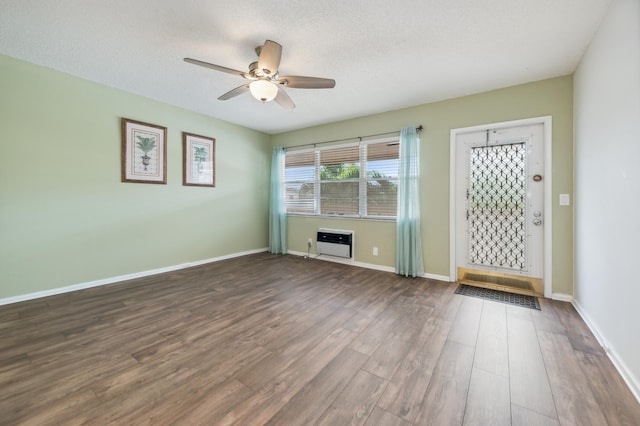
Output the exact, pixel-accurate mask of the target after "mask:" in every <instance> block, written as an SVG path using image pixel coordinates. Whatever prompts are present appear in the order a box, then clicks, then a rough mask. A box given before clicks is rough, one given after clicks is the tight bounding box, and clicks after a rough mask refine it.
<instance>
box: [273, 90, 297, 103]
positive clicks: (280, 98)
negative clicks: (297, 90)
mask: <svg viewBox="0 0 640 426" xmlns="http://www.w3.org/2000/svg"><path fill="white" fill-rule="evenodd" d="M276 86H277V87H278V94H277V95H276V97H275V99H274V101H276V102H277V103H278V104H279V105H280V106H281V107H282V108H284V109H294V108H295V107H296V104H294V103H293V100H291V98H290V97H289V95H287V92H285V91H284V89H283V88H282V87H280V85H276Z"/></svg>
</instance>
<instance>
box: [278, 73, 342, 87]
mask: <svg viewBox="0 0 640 426" xmlns="http://www.w3.org/2000/svg"><path fill="white" fill-rule="evenodd" d="M278 83H280V84H283V85H285V86H286V87H291V88H294V89H332V88H334V87H336V81H335V80H332V79H330V78H317V77H303V76H300V75H285V76H283V77H280V78H279V79H278Z"/></svg>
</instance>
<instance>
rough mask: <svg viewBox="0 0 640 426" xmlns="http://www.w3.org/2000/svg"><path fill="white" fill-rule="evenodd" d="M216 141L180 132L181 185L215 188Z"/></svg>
mask: <svg viewBox="0 0 640 426" xmlns="http://www.w3.org/2000/svg"><path fill="white" fill-rule="evenodd" d="M215 148H216V140H215V139H213V138H210V137H207V136H200V135H194V134H193V133H187V132H182V158H183V167H182V184H183V185H187V186H216V152H215V151H216V150H215Z"/></svg>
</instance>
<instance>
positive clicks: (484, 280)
mask: <svg viewBox="0 0 640 426" xmlns="http://www.w3.org/2000/svg"><path fill="white" fill-rule="evenodd" d="M457 282H459V283H461V284H468V285H472V286H476V287H483V288H491V289H494V290H499V291H507V292H510V293H517V294H525V295H528V296H537V297H538V296H542V295H543V285H542V279H541V278H532V277H525V276H522V275H512V274H505V273H501V272H493V271H482V270H478V269H467V268H458V279H457Z"/></svg>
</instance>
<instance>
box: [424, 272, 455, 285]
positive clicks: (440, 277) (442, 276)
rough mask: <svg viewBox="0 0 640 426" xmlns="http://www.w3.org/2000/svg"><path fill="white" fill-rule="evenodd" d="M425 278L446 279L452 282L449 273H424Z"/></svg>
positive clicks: (447, 281)
mask: <svg viewBox="0 0 640 426" xmlns="http://www.w3.org/2000/svg"><path fill="white" fill-rule="evenodd" d="M422 277H423V278H429V279H431V280H437V281H444V282H446V283H450V282H452V281H451V279H449V277H448V276H447V275H437V274H427V273H424V274H422Z"/></svg>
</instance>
